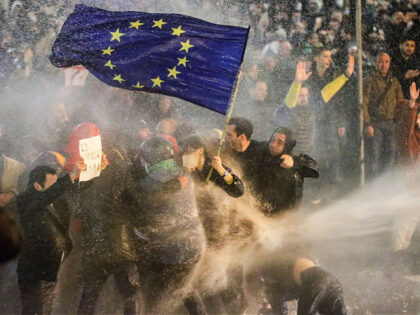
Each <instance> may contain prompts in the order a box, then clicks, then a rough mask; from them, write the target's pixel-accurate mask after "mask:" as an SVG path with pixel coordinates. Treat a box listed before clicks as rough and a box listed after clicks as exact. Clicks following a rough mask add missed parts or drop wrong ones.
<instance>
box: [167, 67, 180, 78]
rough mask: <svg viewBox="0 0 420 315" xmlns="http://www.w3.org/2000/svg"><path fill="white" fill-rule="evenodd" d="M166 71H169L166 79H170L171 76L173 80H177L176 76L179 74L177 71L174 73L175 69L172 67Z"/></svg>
mask: <svg viewBox="0 0 420 315" xmlns="http://www.w3.org/2000/svg"><path fill="white" fill-rule="evenodd" d="M168 71H169V74H168V78H170V77H171V76H173V77H174V78H175V79H178V78H177V77H176V75H177V74H180V73H181V72H179V71H176V67H173V68H172V69H169V68H168Z"/></svg>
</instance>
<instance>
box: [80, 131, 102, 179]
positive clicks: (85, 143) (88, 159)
mask: <svg viewBox="0 0 420 315" xmlns="http://www.w3.org/2000/svg"><path fill="white" fill-rule="evenodd" d="M79 153H80V157H82V158H83V160H84V161H85V164H86V166H87V168H86V171H83V172H81V173H80V177H79V182H85V181H88V180H91V179H92V178H95V177H98V176H99V175H100V174H101V157H102V142H101V136H96V137H92V138H87V139H81V140H79Z"/></svg>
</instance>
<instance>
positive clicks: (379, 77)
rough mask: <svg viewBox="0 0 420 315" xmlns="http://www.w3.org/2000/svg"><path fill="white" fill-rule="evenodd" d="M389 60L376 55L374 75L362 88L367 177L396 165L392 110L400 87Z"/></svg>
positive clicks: (387, 57) (381, 54)
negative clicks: (390, 69) (392, 72)
mask: <svg viewBox="0 0 420 315" xmlns="http://www.w3.org/2000/svg"><path fill="white" fill-rule="evenodd" d="M390 65H391V58H390V57H389V55H388V54H387V53H385V52H382V53H380V54H379V55H378V56H377V63H376V68H377V72H376V73H374V74H372V75H371V76H369V77H368V78H366V79H365V81H364V83H363V85H364V87H363V91H364V93H363V118H364V124H365V133H366V136H367V137H366V149H367V152H366V158H367V173H368V175H369V177H370V178H372V177H373V176H376V175H379V174H380V173H382V172H383V171H385V170H386V169H389V168H391V167H392V166H393V165H394V162H395V123H394V119H395V108H396V107H397V105H398V103H399V102H400V101H401V100H402V99H403V94H402V90H401V85H400V83H399V82H398V80H397V79H396V78H395V77H393V76H392V74H391V73H390V71H389V68H390Z"/></svg>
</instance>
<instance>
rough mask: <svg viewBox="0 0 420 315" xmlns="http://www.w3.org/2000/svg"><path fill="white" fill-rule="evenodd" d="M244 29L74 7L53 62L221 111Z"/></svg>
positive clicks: (231, 83) (243, 40)
mask: <svg viewBox="0 0 420 315" xmlns="http://www.w3.org/2000/svg"><path fill="white" fill-rule="evenodd" d="M247 38H248V29H246V28H241V27H235V26H226V25H218V24H212V23H209V22H206V21H203V20H199V19H196V18H193V17H189V16H184V15H179V14H150V13H142V12H110V11H105V10H101V9H97V8H92V7H88V6H84V5H76V8H75V10H74V12H73V13H72V14H71V15H70V16H69V17H68V18H67V20H66V22H65V23H64V25H63V27H62V29H61V31H60V34H59V35H58V37H57V39H56V41H55V42H54V45H53V47H52V56H50V60H51V62H52V63H53V64H54V65H55V66H57V67H71V66H74V65H83V66H84V67H85V68H87V69H88V70H89V71H90V72H91V73H92V74H94V75H95V76H96V77H97V78H99V79H100V80H101V81H103V82H105V83H106V84H109V85H112V86H115V87H119V88H124V89H130V90H139V91H146V92H153V93H161V94H166V95H171V96H176V97H179V98H182V99H184V100H186V101H189V102H191V103H195V104H197V105H200V106H204V107H206V108H209V109H212V110H214V111H217V112H219V113H222V114H226V111H227V108H228V105H229V100H230V97H231V94H232V89H233V87H234V82H235V79H236V76H237V73H238V71H239V66H240V64H241V63H242V59H243V55H244V51H245V46H246V42H247Z"/></svg>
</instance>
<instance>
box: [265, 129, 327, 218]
mask: <svg viewBox="0 0 420 315" xmlns="http://www.w3.org/2000/svg"><path fill="white" fill-rule="evenodd" d="M276 133H280V134H285V135H286V144H285V148H284V151H283V153H282V154H280V155H276V156H273V155H271V154H270V153H269V151H268V153H267V154H266V155H265V156H264V160H263V163H262V165H261V168H260V172H259V174H258V175H259V178H258V194H259V196H260V198H261V202H262V206H263V211H264V213H266V214H267V215H272V214H275V213H279V212H282V211H285V210H291V209H294V208H296V207H297V206H298V205H299V204H300V202H301V200H302V195H303V182H304V178H305V177H314V178H317V177H319V174H318V171H317V163H316V162H315V160H313V159H312V158H311V157H310V156H308V155H305V154H300V155H299V156H293V161H294V165H293V167H292V168H290V169H285V168H283V167H281V166H280V164H281V163H282V159H281V156H282V155H283V154H288V155H291V154H292V150H293V148H294V146H295V145H296V140H294V139H293V135H292V132H291V131H290V130H289V129H287V128H284V127H280V128H277V129H276V130H275V131H274V132H273V135H274V134H276Z"/></svg>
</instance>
